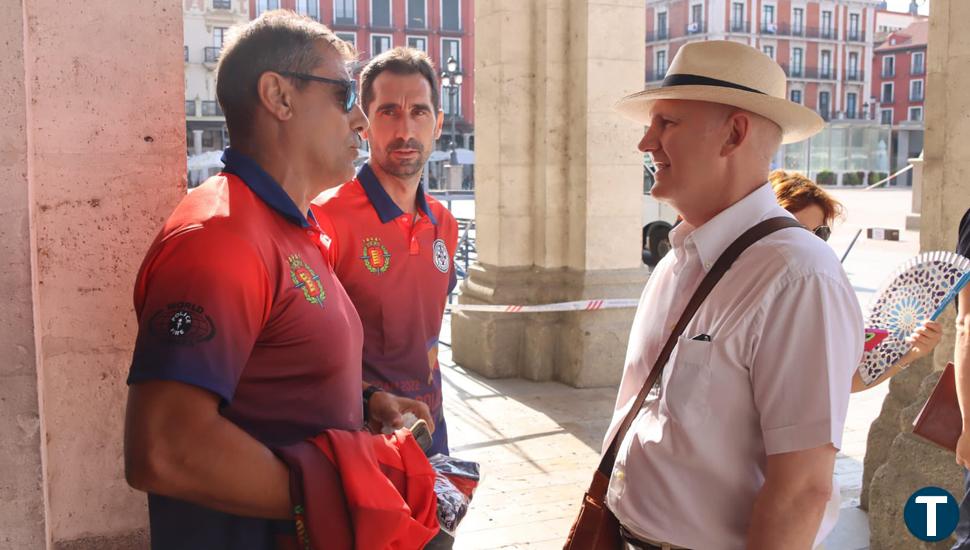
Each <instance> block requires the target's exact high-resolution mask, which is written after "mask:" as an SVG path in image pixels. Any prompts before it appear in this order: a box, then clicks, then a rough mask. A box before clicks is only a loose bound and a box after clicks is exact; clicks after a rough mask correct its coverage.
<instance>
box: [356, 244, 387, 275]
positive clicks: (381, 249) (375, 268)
mask: <svg viewBox="0 0 970 550" xmlns="http://www.w3.org/2000/svg"><path fill="white" fill-rule="evenodd" d="M360 259H361V260H364V267H366V268H367V271H370V272H371V273H374V274H377V275H380V274H381V273H384V272H385V271H387V270H388V269H389V268H390V267H391V253H390V252H388V251H387V248H386V247H385V246H384V245H383V244H381V240H380V239H378V238H377V237H367V238H366V239H364V252H363V254H362V255H361V257H360Z"/></svg>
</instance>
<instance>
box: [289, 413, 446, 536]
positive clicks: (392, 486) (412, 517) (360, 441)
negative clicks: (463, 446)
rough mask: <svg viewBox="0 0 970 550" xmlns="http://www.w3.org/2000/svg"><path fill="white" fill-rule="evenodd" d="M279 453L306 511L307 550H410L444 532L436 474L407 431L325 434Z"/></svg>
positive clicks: (302, 524) (300, 528) (302, 526)
mask: <svg viewBox="0 0 970 550" xmlns="http://www.w3.org/2000/svg"><path fill="white" fill-rule="evenodd" d="M278 454H280V456H281V457H282V458H283V460H284V461H286V462H287V464H288V465H289V466H290V471H291V493H292V495H293V500H294V503H301V504H302V512H303V514H302V518H298V521H297V532H298V536H300V535H303V537H301V538H303V540H302V541H300V546H299V547H300V548H301V549H306V548H310V549H311V550H323V549H327V550H331V549H348V550H349V549H351V548H353V549H355V550H387V549H393V550H411V549H419V548H423V547H424V545H425V544H427V543H428V541H430V540H431V539H432V538H433V537H434V536H435V534H437V532H438V520H437V515H436V511H437V501H436V497H435V492H434V479H435V472H434V469H433V468H432V467H431V464H430V463H428V459H427V458H426V457H425V456H424V453H423V452H422V451H421V448H420V446H418V443H417V442H416V441H415V440H414V437H413V436H412V435H411V433H410V432H409V431H407V430H399V431H397V432H396V433H394V434H391V435H372V434H369V433H366V432H346V431H339V430H327V431H324V432H323V433H321V434H320V435H318V436H316V437H314V438H312V439H310V440H308V441H305V442H301V443H298V444H297V445H293V446H290V447H286V448H283V449H279V450H278ZM294 461H295V462H296V463H295V464H294V463H293V462H294ZM328 468H329V469H330V471H331V472H333V473H335V474H336V475H335V476H333V477H331V476H328V472H327V470H328ZM335 481H336V483H335ZM334 495H338V496H340V497H342V498H340V499H339V500H342V504H343V505H342V506H338V505H337V504H335V502H334ZM324 503H325V504H324ZM298 509H299V508H298ZM301 520H302V521H301ZM307 542H308V544H309V546H307Z"/></svg>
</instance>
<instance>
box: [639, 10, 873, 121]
mask: <svg viewBox="0 0 970 550" xmlns="http://www.w3.org/2000/svg"><path fill="white" fill-rule="evenodd" d="M878 5H879V2H878V1H877V0H828V1H819V0H647V82H648V83H655V84H656V83H659V81H660V80H662V79H663V75H664V73H665V72H666V70H667V66H668V65H669V63H670V60H671V59H673V57H674V55H675V54H676V53H677V49H678V48H680V47H681V46H682V45H683V44H685V43H687V42H689V41H693V40H734V41H738V42H741V43H744V44H748V45H751V46H754V47H757V48H759V49H761V50H762V51H764V52H765V53H766V54H768V55H769V56H771V57H772V58H774V59H775V61H777V62H778V63H779V64H780V65H781V66H782V67H783V68H784V69H785V72H786V73H787V74H788V94H789V98H790V99H791V100H792V101H796V102H798V103H801V104H803V105H805V106H807V107H809V108H811V109H814V110H816V111H817V112H818V113H819V114H820V115H821V116H822V117H823V118H825V119H826V120H839V119H859V118H865V117H866V109H867V107H869V94H868V93H867V90H869V88H870V84H869V82H870V76H871V75H870V74H869V73H868V72H867V71H866V70H865V68H866V66H868V62H867V60H869V59H872V52H873V29H874V23H875V14H876V8H877V7H878Z"/></svg>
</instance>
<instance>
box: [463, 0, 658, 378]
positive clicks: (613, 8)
mask: <svg viewBox="0 0 970 550" xmlns="http://www.w3.org/2000/svg"><path fill="white" fill-rule="evenodd" d="M475 15H476V18H477V23H476V25H475V26H476V28H477V29H478V31H477V35H476V37H475V39H476V41H477V44H478V47H477V48H476V51H477V52H479V54H480V55H478V56H476V64H475V70H476V73H475V74H476V89H475V109H476V112H475V122H476V151H475V154H476V168H475V180H476V181H475V185H476V232H477V235H476V239H477V242H476V244H477V247H478V254H479V260H478V263H476V264H475V265H473V266H472V267H471V269H470V276H469V279H467V280H466V281H465V283H464V284H463V287H462V296H461V298H460V302H461V303H465V304H542V303H554V302H562V301H570V300H582V299H587V298H590V299H598V298H635V297H637V296H639V292H640V290H641V289H642V286H643V283H644V281H645V278H646V271H645V270H644V269H643V268H642V266H641V265H640V239H641V219H640V217H641V213H640V211H641V202H642V200H643V195H642V186H643V157H642V154H640V153H639V152H637V150H636V145H637V143H638V141H639V140H640V137H641V136H642V131H643V129H642V128H640V127H637V126H635V125H634V124H632V123H630V122H627V121H625V120H623V119H621V118H620V117H619V116H618V115H616V114H614V113H613V111H612V106H613V104H614V103H615V102H616V101H617V100H618V99H619V98H620V97H622V96H623V95H625V94H627V93H630V92H634V91H638V90H640V89H642V88H643V83H644V66H645V65H644V51H645V50H644V48H643V36H644V34H645V19H646V18H645V14H644V4H643V2H642V1H639V0H612V1H597V0H576V1H573V2H556V1H552V0H535V1H532V2H521V1H519V0H479V1H477V2H476V3H475ZM618 29H622V30H620V31H618ZM632 318H633V309H629V308H628V309H611V310H602V311H596V312H582V311H581V312H569V313H542V314H483V313H458V314H456V315H455V316H454V318H453V321H452V331H453V335H454V336H453V339H454V353H455V360H456V361H457V362H458V363H459V364H461V365H462V366H465V367H467V368H470V369H472V370H474V371H477V372H479V373H482V374H484V375H486V376H491V377H506V376H523V377H526V378H530V379H534V380H548V379H557V380H561V381H564V382H567V383H569V384H572V385H575V386H595V385H607V384H614V383H616V382H617V381H618V380H619V376H620V374H621V371H622V364H623V357H624V354H625V347H626V341H627V337H628V332H629V328H630V324H631V322H632Z"/></svg>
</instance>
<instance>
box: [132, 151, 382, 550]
mask: <svg viewBox="0 0 970 550" xmlns="http://www.w3.org/2000/svg"><path fill="white" fill-rule="evenodd" d="M223 162H224V163H225V165H226V167H225V170H224V171H223V172H222V173H220V174H217V175H216V176H214V177H212V178H209V180H207V181H206V182H205V183H203V184H202V185H201V186H200V187H198V188H197V189H195V190H194V191H193V192H192V193H190V194H189V195H187V196H186V197H185V198H183V199H182V201H181V203H180V204H179V205H178V207H176V209H175V211H174V212H173V213H172V215H171V217H169V219H168V221H167V222H166V223H165V226H164V227H163V228H162V230H161V232H160V233H159V235H158V236H157V237H156V239H155V241H154V243H153V244H152V245H151V248H150V249H149V251H148V254H147V255H146V257H145V260H144V262H143V263H142V266H141V269H140V271H139V273H138V278H137V281H136V283H135V311H136V314H137V316H138V337H137V340H136V343H135V351H134V357H133V359H132V365H131V371H130V374H129V377H128V383H129V384H136V383H139V382H143V381H147V380H174V381H178V382H183V383H186V384H192V385H194V386H198V387H201V388H204V389H207V390H209V391H211V392H212V393H214V394H216V395H218V396H219V397H221V405H220V413H221V414H222V415H223V416H224V417H226V418H227V419H228V420H230V421H232V422H233V423H235V424H236V425H238V426H239V427H240V428H242V429H243V430H245V431H246V432H248V433H249V434H251V435H252V436H253V437H254V438H256V439H257V440H259V441H261V442H262V443H264V444H266V445H267V446H271V447H272V446H280V445H286V444H290V443H294V442H297V441H299V440H302V439H305V438H307V437H312V436H315V435H316V434H318V433H320V432H321V431H323V430H324V429H328V428H332V429H339V430H359V429H361V428H362V426H363V407H362V402H361V393H360V391H361V349H362V341H363V332H362V329H361V324H360V318H359V317H358V316H357V312H356V310H355V308H354V306H353V304H352V303H351V301H350V299H349V297H348V296H347V294H346V292H345V291H344V289H343V287H342V286H341V284H340V283H339V282H338V280H337V278H336V277H335V275H334V272H333V269H332V268H331V266H330V263H329V262H328V261H327V258H326V256H325V255H326V254H327V250H326V247H325V245H324V244H323V234H322V233H321V231H320V229H319V226H318V225H317V223H316V221H315V220H314V219H313V218H312V215H311V216H310V217H309V218H307V217H306V216H305V215H304V214H303V213H301V212H300V211H299V209H298V208H297V206H296V205H295V204H294V203H293V201H292V200H291V199H290V198H289V196H288V195H287V194H286V192H285V191H283V188H282V187H280V186H279V184H277V183H276V181H274V180H273V178H272V177H271V176H270V175H269V174H267V173H266V172H265V171H263V170H262V169H261V168H260V167H259V165H258V164H256V162H254V161H253V160H252V159H250V158H248V157H246V156H244V155H242V154H240V153H238V152H236V151H233V150H232V149H227V150H226V152H225V155H224V156H223ZM149 511H150V519H151V523H152V525H151V527H152V529H151V531H152V547H153V548H156V549H157V548H179V549H186V548H189V549H194V548H199V549H202V548H206V549H208V548H234V549H235V548H244V549H263V548H273V547H274V546H273V545H272V529H273V525H272V523H273V522H269V521H267V520H259V519H253V518H241V517H237V516H232V515H229V514H224V513H222V512H216V511H213V510H207V509H203V508H201V507H199V506H196V505H193V504H190V503H187V502H183V501H178V500H175V499H169V498H165V497H160V496H158V495H150V496H149Z"/></svg>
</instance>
